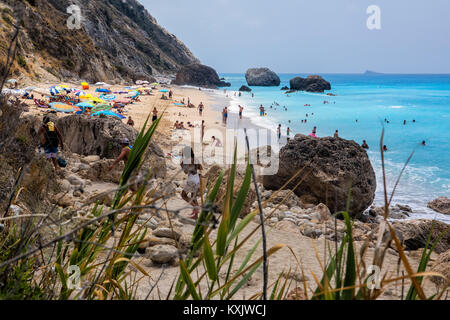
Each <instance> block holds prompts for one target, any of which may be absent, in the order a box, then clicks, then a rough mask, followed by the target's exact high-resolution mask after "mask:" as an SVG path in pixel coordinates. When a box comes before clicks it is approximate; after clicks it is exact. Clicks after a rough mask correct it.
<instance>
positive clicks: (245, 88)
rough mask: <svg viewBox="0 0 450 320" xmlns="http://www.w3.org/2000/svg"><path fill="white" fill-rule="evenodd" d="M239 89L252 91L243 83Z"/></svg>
mask: <svg viewBox="0 0 450 320" xmlns="http://www.w3.org/2000/svg"><path fill="white" fill-rule="evenodd" d="M239 91H245V92H250V91H252V89H250V88H249V87H247V86H244V85H243V86H241V87H240V88H239Z"/></svg>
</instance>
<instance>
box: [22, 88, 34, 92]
mask: <svg viewBox="0 0 450 320" xmlns="http://www.w3.org/2000/svg"><path fill="white" fill-rule="evenodd" d="M35 89H36V87H26V88H25V89H23V90H25V91H27V92H31V91H34V90H35Z"/></svg>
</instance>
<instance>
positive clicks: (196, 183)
mask: <svg viewBox="0 0 450 320" xmlns="http://www.w3.org/2000/svg"><path fill="white" fill-rule="evenodd" d="M180 165H181V168H182V169H183V172H184V173H186V174H187V175H188V177H187V179H186V183H185V185H184V188H183V191H181V197H182V198H183V200H184V201H186V202H187V203H189V204H190V205H192V206H193V207H194V208H193V210H192V214H191V215H190V216H189V218H191V219H197V218H198V213H199V206H198V201H197V198H198V197H199V195H200V173H199V171H201V170H202V169H203V168H202V165H201V164H197V163H196V161H195V156H194V151H193V150H192V148H191V147H189V146H186V147H185V148H184V149H183V155H182V161H181V164H180ZM189 194H190V197H189Z"/></svg>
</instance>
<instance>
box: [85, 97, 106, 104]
mask: <svg viewBox="0 0 450 320" xmlns="http://www.w3.org/2000/svg"><path fill="white" fill-rule="evenodd" d="M89 101H92V102H95V103H105V100H102V99H100V98H97V97H93V98H90V99H89Z"/></svg>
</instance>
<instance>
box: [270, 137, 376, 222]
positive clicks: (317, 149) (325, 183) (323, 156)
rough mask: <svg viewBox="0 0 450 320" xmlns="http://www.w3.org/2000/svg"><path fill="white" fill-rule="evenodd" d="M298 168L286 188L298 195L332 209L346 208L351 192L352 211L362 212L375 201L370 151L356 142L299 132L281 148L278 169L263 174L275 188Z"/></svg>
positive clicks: (272, 187)
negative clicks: (275, 171) (269, 173)
mask: <svg viewBox="0 0 450 320" xmlns="http://www.w3.org/2000/svg"><path fill="white" fill-rule="evenodd" d="M299 170H302V173H300V174H299V175H298V176H297V178H295V179H294V180H293V181H291V182H290V183H289V184H288V186H287V188H289V189H294V187H295V185H296V184H297V183H298V182H299V181H300V180H302V182H301V183H300V185H299V187H298V188H297V189H295V190H294V192H295V193H296V194H297V195H298V196H299V197H302V196H306V195H307V196H308V197H309V198H315V199H316V200H317V201H312V200H309V202H312V203H318V202H321V203H324V204H326V205H327V206H328V207H329V208H330V210H331V211H332V212H338V211H342V210H345V209H346V203H347V198H348V193H349V190H350V191H351V192H350V207H349V213H350V214H351V215H352V216H359V215H360V214H361V213H362V212H363V211H364V210H365V209H367V208H368V207H369V206H370V205H371V204H372V202H373V199H374V196H375V189H376V179H375V173H374V170H373V168H372V165H371V163H370V160H369V158H368V156H367V153H366V152H365V151H364V149H363V148H361V147H360V146H359V145H358V144H357V143H356V142H354V141H348V140H344V139H333V138H331V137H327V138H312V137H309V136H305V135H296V136H295V138H294V139H291V140H290V141H289V143H288V144H287V145H286V146H284V147H283V148H282V149H281V150H280V155H279V169H278V173H277V174H275V175H267V176H264V178H263V184H264V187H265V188H266V189H271V190H276V189H279V188H280V187H281V186H283V185H284V183H286V182H287V181H288V180H289V179H290V178H291V177H293V176H294V175H295V174H296V173H297V172H298V171H299Z"/></svg>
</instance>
